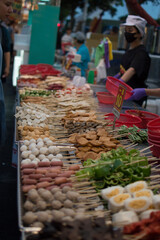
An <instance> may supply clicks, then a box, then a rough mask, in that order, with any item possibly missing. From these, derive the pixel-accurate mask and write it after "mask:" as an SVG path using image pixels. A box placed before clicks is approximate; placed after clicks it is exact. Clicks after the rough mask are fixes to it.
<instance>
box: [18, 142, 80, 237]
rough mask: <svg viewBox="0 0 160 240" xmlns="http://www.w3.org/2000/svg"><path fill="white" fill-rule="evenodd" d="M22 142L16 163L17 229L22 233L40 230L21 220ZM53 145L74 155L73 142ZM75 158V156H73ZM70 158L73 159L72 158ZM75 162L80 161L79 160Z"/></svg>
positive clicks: (23, 197)
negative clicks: (26, 224)
mask: <svg viewBox="0 0 160 240" xmlns="http://www.w3.org/2000/svg"><path fill="white" fill-rule="evenodd" d="M22 143H23V141H21V142H18V143H17V144H18V163H17V167H18V169H17V199H18V203H17V204H18V225H19V229H20V231H21V232H23V233H31V232H32V233H37V232H39V231H40V230H41V228H39V227H26V226H24V225H23V220H22V217H23V215H24V208H23V203H24V200H25V196H24V194H23V192H22V191H21V171H20V169H21V160H22V159H21V154H20V146H21V144H22ZM53 146H58V147H61V148H63V149H64V148H65V150H66V152H68V153H69V154H70V157H71V156H75V154H74V151H75V147H73V144H65V143H64V144H56V143H53ZM75 159H76V157H75ZM71 160H74V159H73V158H72V159H71ZM68 162H69V161H68ZM77 163H81V162H80V161H79V162H78V161H77Z"/></svg>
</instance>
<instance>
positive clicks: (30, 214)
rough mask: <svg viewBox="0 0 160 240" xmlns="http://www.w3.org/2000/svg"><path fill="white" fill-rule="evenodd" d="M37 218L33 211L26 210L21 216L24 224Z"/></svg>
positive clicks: (30, 222)
mask: <svg viewBox="0 0 160 240" xmlns="http://www.w3.org/2000/svg"><path fill="white" fill-rule="evenodd" d="M36 220H37V216H36V214H35V213H33V212H30V211H29V212H26V213H25V215H24V216H23V221H24V223H26V224H32V223H33V222H35V221H36Z"/></svg>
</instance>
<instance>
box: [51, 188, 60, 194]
mask: <svg viewBox="0 0 160 240" xmlns="http://www.w3.org/2000/svg"><path fill="white" fill-rule="evenodd" d="M58 191H59V187H54V188H52V189H51V193H52V194H55V193H56V192H58Z"/></svg>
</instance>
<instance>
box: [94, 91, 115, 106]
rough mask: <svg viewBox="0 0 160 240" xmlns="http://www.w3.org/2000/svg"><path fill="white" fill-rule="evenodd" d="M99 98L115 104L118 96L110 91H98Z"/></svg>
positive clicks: (103, 101)
mask: <svg viewBox="0 0 160 240" xmlns="http://www.w3.org/2000/svg"><path fill="white" fill-rule="evenodd" d="M96 94H97V98H98V101H99V102H100V103H105V104H114V102H115V99H116V97H115V96H113V95H112V94H111V93H108V92H97V93H96Z"/></svg>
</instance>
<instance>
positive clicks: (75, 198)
mask: <svg viewBox="0 0 160 240" xmlns="http://www.w3.org/2000/svg"><path fill="white" fill-rule="evenodd" d="M66 195H67V198H68V199H69V200H71V201H73V202H77V201H78V198H79V193H77V192H73V191H68V192H67V194H66Z"/></svg>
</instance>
